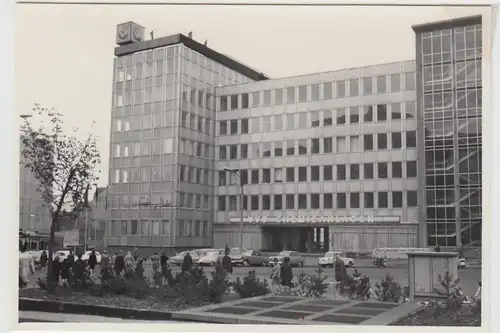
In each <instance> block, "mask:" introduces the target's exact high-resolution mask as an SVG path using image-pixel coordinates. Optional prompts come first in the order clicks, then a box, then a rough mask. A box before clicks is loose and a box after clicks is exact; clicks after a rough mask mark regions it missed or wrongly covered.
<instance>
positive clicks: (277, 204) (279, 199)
mask: <svg viewBox="0 0 500 333" xmlns="http://www.w3.org/2000/svg"><path fill="white" fill-rule="evenodd" d="M273 199H274V209H275V210H282V209H283V196H282V195H281V194H278V195H275V196H274V198H273Z"/></svg>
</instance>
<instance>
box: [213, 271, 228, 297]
mask: <svg viewBox="0 0 500 333" xmlns="http://www.w3.org/2000/svg"><path fill="white" fill-rule="evenodd" d="M208 287H209V293H208V294H209V300H210V302H214V303H220V302H221V301H222V296H224V295H226V294H227V293H228V292H229V282H228V280H227V274H226V272H225V271H224V270H223V269H216V270H215V271H214V272H212V280H211V281H210V284H209V286H208Z"/></svg>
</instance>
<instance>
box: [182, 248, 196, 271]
mask: <svg viewBox="0 0 500 333" xmlns="http://www.w3.org/2000/svg"><path fill="white" fill-rule="evenodd" d="M192 267H193V258H192V257H191V254H190V253H189V252H187V253H186V255H185V256H184V259H183V260H182V266H181V270H182V272H183V273H184V272H189V271H190V270H191V268H192Z"/></svg>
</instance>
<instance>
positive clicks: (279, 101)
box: [274, 89, 283, 105]
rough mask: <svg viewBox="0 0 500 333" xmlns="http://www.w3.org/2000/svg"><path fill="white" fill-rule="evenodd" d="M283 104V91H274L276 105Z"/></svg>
mask: <svg viewBox="0 0 500 333" xmlns="http://www.w3.org/2000/svg"><path fill="white" fill-rule="evenodd" d="M282 104H283V89H276V90H275V91H274V105H282Z"/></svg>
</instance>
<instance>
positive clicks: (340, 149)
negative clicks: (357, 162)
mask: <svg viewBox="0 0 500 333" xmlns="http://www.w3.org/2000/svg"><path fill="white" fill-rule="evenodd" d="M346 152H347V147H346V138H345V136H338V137H337V153H339V154H342V153H346Z"/></svg>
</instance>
